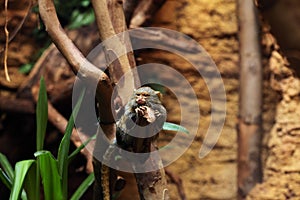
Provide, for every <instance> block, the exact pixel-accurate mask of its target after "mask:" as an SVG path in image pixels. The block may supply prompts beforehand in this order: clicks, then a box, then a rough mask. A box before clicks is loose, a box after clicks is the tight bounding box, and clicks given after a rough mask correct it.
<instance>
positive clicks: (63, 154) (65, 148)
mask: <svg viewBox="0 0 300 200" xmlns="http://www.w3.org/2000/svg"><path fill="white" fill-rule="evenodd" d="M83 96H84V91H83V92H82V93H81V95H80V97H79V99H78V102H77V104H76V106H75V107H74V110H73V112H72V114H71V117H70V119H69V122H68V124H67V127H66V131H65V135H64V137H63V139H62V140H61V142H60V145H59V149H58V155H57V161H58V170H59V174H60V176H61V177H62V188H63V195H64V199H67V195H68V191H67V190H68V154H69V149H70V138H71V135H72V131H73V127H74V119H76V116H77V114H78V111H79V108H80V105H81V102H82V99H83Z"/></svg>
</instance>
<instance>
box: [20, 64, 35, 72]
mask: <svg viewBox="0 0 300 200" xmlns="http://www.w3.org/2000/svg"><path fill="white" fill-rule="evenodd" d="M33 65H34V64H33V63H27V64H24V65H22V66H21V67H20V68H19V72H20V73H22V74H27V73H29V72H30V71H31V69H32V68H33Z"/></svg>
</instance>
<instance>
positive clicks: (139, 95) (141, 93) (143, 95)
mask: <svg viewBox="0 0 300 200" xmlns="http://www.w3.org/2000/svg"><path fill="white" fill-rule="evenodd" d="M133 98H134V99H135V102H136V103H137V104H138V106H143V105H150V104H151V103H160V100H159V97H158V92H156V91H154V90H152V89H151V88H149V87H141V88H139V89H137V90H136V91H135V92H134V96H133Z"/></svg>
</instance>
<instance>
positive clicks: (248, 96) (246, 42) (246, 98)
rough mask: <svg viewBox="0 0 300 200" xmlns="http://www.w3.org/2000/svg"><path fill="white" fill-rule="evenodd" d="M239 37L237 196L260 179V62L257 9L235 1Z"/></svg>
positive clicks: (249, 0) (249, 1) (242, 195)
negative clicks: (239, 84) (236, 3)
mask: <svg viewBox="0 0 300 200" xmlns="http://www.w3.org/2000/svg"><path fill="white" fill-rule="evenodd" d="M238 17H239V28H240V32H239V39H240V83H241V86H240V113H239V122H238V198H239V199H244V198H245V197H246V195H247V194H248V193H249V191H250V190H251V189H252V188H253V187H254V186H255V184H256V183H258V182H260V181H261V178H262V173H261V160H260V159H261V158H260V153H261V150H260V148H261V147H260V146H261V138H262V136H261V134H262V133H261V132H262V128H261V124H262V117H261V112H262V65H261V55H260V54H261V51H260V37H259V29H258V22H257V21H258V20H257V14H256V8H255V6H254V2H253V1H252V0H238Z"/></svg>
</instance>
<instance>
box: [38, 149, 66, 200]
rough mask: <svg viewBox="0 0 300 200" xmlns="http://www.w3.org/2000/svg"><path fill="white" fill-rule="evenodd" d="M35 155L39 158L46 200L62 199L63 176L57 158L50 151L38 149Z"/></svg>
mask: <svg viewBox="0 0 300 200" xmlns="http://www.w3.org/2000/svg"><path fill="white" fill-rule="evenodd" d="M34 155H35V156H36V157H37V159H38V160H39V168H40V173H41V177H42V182H43V188H44V197H45V200H54V199H55V200H62V199H63V194H62V188H61V177H60V175H59V172H58V166H57V161H56V159H55V158H54V157H53V156H52V154H51V153H50V152H49V151H38V152H36V153H35V154H34Z"/></svg>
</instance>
